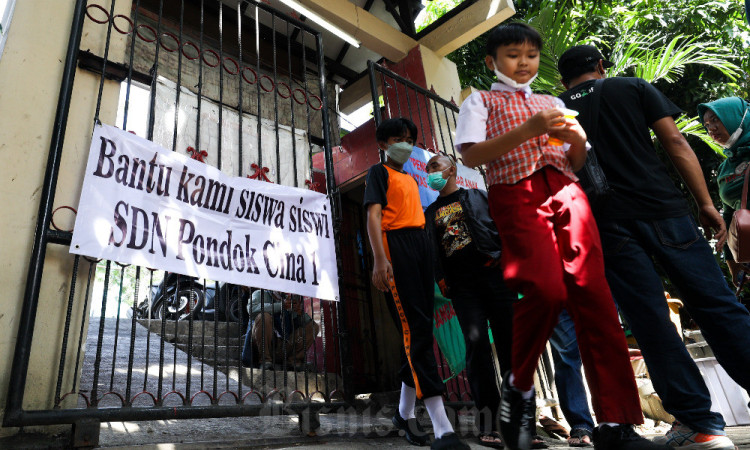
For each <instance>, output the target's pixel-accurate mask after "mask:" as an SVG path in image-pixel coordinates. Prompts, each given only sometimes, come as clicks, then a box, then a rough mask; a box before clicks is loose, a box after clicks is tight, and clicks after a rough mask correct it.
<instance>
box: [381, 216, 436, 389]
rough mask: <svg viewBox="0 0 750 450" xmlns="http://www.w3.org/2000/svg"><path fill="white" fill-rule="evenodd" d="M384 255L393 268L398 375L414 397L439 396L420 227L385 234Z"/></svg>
mask: <svg viewBox="0 0 750 450" xmlns="http://www.w3.org/2000/svg"><path fill="white" fill-rule="evenodd" d="M385 244H386V253H387V254H388V259H389V260H390V262H391V266H392V267H393V279H392V280H391V283H390V288H391V292H390V293H391V300H392V301H391V302H389V308H390V310H391V314H392V315H393V316H394V320H395V321H396V326H397V327H398V329H399V330H400V331H401V335H402V337H403V344H404V345H403V347H402V348H401V369H400V370H399V376H400V378H401V381H403V382H404V383H405V384H406V385H407V386H412V387H414V388H415V389H416V391H417V398H429V397H434V396H435V395H440V394H442V393H443V390H444V389H445V386H444V385H443V381H442V379H441V378H440V375H439V374H438V368H437V362H436V361H435V352H434V350H433V339H434V338H433V335H432V314H433V308H434V302H435V296H434V294H435V290H434V283H435V278H434V275H433V270H432V268H433V263H432V249H431V247H430V243H429V241H428V239H427V233H425V231H424V230H423V229H421V228H406V229H400V230H392V231H387V232H386V233H385Z"/></svg>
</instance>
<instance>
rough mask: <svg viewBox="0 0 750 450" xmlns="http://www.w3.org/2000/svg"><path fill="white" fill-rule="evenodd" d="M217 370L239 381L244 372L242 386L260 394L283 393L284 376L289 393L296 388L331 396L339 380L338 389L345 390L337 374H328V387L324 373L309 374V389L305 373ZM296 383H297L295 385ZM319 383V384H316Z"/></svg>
mask: <svg viewBox="0 0 750 450" xmlns="http://www.w3.org/2000/svg"><path fill="white" fill-rule="evenodd" d="M217 369H218V370H219V371H221V372H224V373H226V371H229V376H230V377H232V379H235V380H236V379H238V378H239V376H240V371H242V377H243V378H242V384H243V385H245V386H247V387H250V388H252V389H253V390H255V391H259V392H266V393H268V392H271V391H272V390H273V389H279V390H280V391H283V390H284V389H283V386H284V376H285V375H286V386H287V391H291V390H293V389H294V388H295V387H297V389H299V390H300V391H302V392H303V393H305V394H307V395H311V394H312V393H314V392H316V391H320V392H322V393H324V394H325V395H327V396H330V394H331V392H333V391H334V390H335V389H336V386H337V384H336V383H337V380H338V389H339V390H340V391H341V390H343V388H344V384H343V380H342V379H341V377H340V376H339V375H337V374H335V373H329V374H328V386H326V382H325V380H326V376H325V374H322V373H316V372H312V371H308V372H307V385H306V386H307V388H305V373H304V372H296V373H295V372H294V371H291V370H287V371H286V372H284V371H282V370H266V371H261V369H258V368H252V369H251V368H249V367H243V368H237V367H226V366H217ZM295 381H296V383H295ZM316 382H317V383H316ZM316 399H318V400H320V399H321V397H320V396H319V395H318V396H316Z"/></svg>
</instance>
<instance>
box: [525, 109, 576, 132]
mask: <svg viewBox="0 0 750 450" xmlns="http://www.w3.org/2000/svg"><path fill="white" fill-rule="evenodd" d="M524 125H525V126H526V127H527V129H528V130H529V133H530V134H531V135H532V137H536V136H541V135H543V134H552V133H553V132H555V131H562V130H564V129H565V128H566V126H567V125H566V123H565V117H564V116H563V112H562V111H561V110H560V109H558V108H550V109H545V110H544V111H540V112H538V113H536V114H534V115H533V116H531V118H530V119H529V120H527V121H526V122H525V123H524Z"/></svg>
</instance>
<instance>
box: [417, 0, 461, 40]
mask: <svg viewBox="0 0 750 450" xmlns="http://www.w3.org/2000/svg"><path fill="white" fill-rule="evenodd" d="M462 1H463V0H431V1H429V2H427V6H425V15H424V19H422V21H421V23H418V24H417V27H416V29H417V33H419V32H420V31H422V30H424V29H425V28H427V27H428V26H429V25H430V24H432V23H433V22H435V21H436V20H438V19H439V18H441V17H443V16H444V15H445V13H447V12H448V11H450V10H451V9H453V8H454V7H456V6H458V5H459V4H460V3H461V2H462Z"/></svg>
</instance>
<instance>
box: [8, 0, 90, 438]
mask: <svg viewBox="0 0 750 450" xmlns="http://www.w3.org/2000/svg"><path fill="white" fill-rule="evenodd" d="M85 6H86V0H76V4H75V7H74V9H73V21H72V23H71V27H70V39H69V40H68V50H67V54H66V56H65V66H64V70H63V76H62V84H61V85H60V94H59V95H58V100H57V110H56V112H55V122H54V124H53V127H52V139H51V140H50V146H49V156H48V157H47V168H46V170H45V172H44V184H43V185H42V195H41V197H40V198H41V201H40V203H39V213H38V216H37V222H36V229H35V230H34V248H33V250H32V251H31V261H30V262H29V272H28V275H27V277H26V290H25V291H24V296H23V306H22V307H21V315H20V317H19V323H18V336H17V338H16V348H15V352H14V353H13V367H12V368H11V372H10V382H9V384H8V399H7V401H6V404H5V416H4V417H3V426H6V427H12V426H19V425H21V424H22V422H21V421H20V419H21V415H22V413H23V411H22V409H23V394H24V390H25V388H26V373H27V371H28V369H29V357H30V355H31V341H32V338H33V335H34V324H35V322H36V310H37V306H38V304H39V291H40V286H41V282H42V272H43V270H44V258H45V256H46V254H47V243H48V242H49V228H50V221H51V220H52V206H53V205H54V203H55V187H56V186H57V176H58V174H59V172H60V159H61V158H62V149H63V142H64V140H65V129H66V127H67V124H68V112H69V111H70V99H71V97H72V95H73V82H74V81H75V74H76V60H77V57H78V48H79V47H80V46H81V35H82V34H83V19H84V16H85V12H86V10H85Z"/></svg>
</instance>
